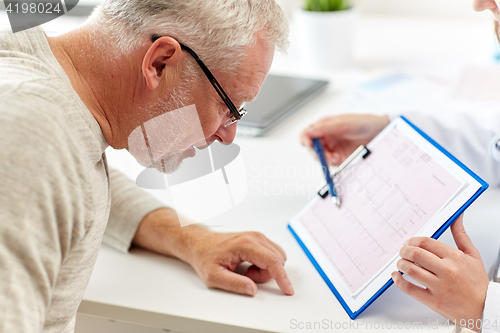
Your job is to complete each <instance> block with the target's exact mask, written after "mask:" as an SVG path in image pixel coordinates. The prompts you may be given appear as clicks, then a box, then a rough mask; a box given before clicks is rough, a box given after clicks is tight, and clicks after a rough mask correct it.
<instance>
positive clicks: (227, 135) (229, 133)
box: [215, 124, 238, 143]
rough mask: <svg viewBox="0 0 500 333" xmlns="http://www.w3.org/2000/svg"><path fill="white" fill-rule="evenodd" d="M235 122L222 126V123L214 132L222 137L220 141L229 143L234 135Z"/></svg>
mask: <svg viewBox="0 0 500 333" xmlns="http://www.w3.org/2000/svg"><path fill="white" fill-rule="evenodd" d="M237 126H238V125H237V124H232V125H229V126H228V127H224V125H221V126H220V127H219V129H218V130H217V132H215V135H217V136H218V137H220V138H221V139H222V142H224V143H231V142H233V140H234V137H235V136H236V127H237Z"/></svg>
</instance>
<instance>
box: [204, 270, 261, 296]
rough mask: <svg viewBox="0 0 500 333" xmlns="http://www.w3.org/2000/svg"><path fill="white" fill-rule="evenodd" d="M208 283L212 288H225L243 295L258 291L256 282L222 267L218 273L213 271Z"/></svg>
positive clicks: (250, 294) (252, 294) (251, 294)
mask: <svg viewBox="0 0 500 333" xmlns="http://www.w3.org/2000/svg"><path fill="white" fill-rule="evenodd" d="M206 284H207V286H209V287H210V288H218V289H224V290H227V291H232V292H234V293H237V294H242V295H249V296H255V294H256V293H257V285H256V284H255V282H253V281H252V280H251V279H250V278H248V277H246V276H243V275H240V274H237V273H234V272H232V271H230V270H227V269H220V270H217V272H216V273H212V274H211V277H210V279H209V280H208V281H207V282H206Z"/></svg>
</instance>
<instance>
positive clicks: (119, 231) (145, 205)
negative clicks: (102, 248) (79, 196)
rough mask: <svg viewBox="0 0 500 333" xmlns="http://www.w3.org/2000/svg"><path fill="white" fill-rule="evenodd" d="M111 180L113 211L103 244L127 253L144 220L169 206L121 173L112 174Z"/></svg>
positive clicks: (110, 175) (110, 171)
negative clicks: (151, 213)
mask: <svg viewBox="0 0 500 333" xmlns="http://www.w3.org/2000/svg"><path fill="white" fill-rule="evenodd" d="M109 180H110V185H111V210H110V214H109V221H108V225H107V227H106V232H105V233H104V238H103V243H105V244H106V245H109V246H111V247H114V248H115V249H117V250H119V251H122V252H127V251H128V249H129V248H130V245H131V244H132V240H133V238H134V236H135V233H136V231H137V228H138V227H139V224H140V223H141V221H142V219H143V218H144V217H145V216H146V215H147V214H149V213H150V212H152V211H154V210H157V209H159V208H162V207H166V206H165V204H164V203H162V202H160V201H158V200H157V199H156V198H154V197H153V196H152V195H150V194H149V193H147V192H146V191H144V190H143V189H141V188H139V187H138V186H137V185H136V184H135V182H133V181H132V180H130V179H129V178H127V177H126V176H125V175H124V174H122V173H121V172H119V171H117V170H114V169H110V170H109Z"/></svg>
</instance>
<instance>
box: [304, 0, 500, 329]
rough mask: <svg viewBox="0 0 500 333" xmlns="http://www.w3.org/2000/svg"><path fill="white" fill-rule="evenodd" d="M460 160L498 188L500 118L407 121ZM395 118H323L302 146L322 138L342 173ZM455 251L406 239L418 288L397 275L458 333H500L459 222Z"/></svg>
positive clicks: (497, 288) (403, 267)
mask: <svg viewBox="0 0 500 333" xmlns="http://www.w3.org/2000/svg"><path fill="white" fill-rule="evenodd" d="M498 5H500V0H474V4H473V7H474V9H475V10H476V11H482V10H490V11H491V12H492V13H493V16H494V18H495V21H496V26H497V29H498V22H500V11H499V7H498ZM405 116H406V117H407V118H408V119H409V120H410V121H411V122H413V123H414V124H415V125H417V126H418V127H420V128H421V129H423V130H424V131H425V132H426V133H427V134H429V135H430V136H431V137H432V138H433V139H435V140H436V141H437V142H439V143H440V144H441V145H442V146H443V147H444V148H445V149H447V150H448V151H450V152H451V153H452V154H453V155H454V156H456V157H457V158H458V159H459V160H461V161H463V162H464V163H465V164H466V165H467V166H469V167H470V168H471V170H473V171H474V172H476V173H477V174H478V175H479V176H481V177H482V178H483V179H484V180H486V181H487V182H488V183H489V184H490V185H491V186H500V112H498V113H494V114H488V115H482V116H478V115H474V116H472V115H465V114H463V115H459V114H447V115H446V114H440V115H433V116H430V115H425V114H417V113H415V114H405ZM391 118H392V117H387V116H375V115H340V116H333V117H326V118H324V119H321V120H319V121H318V122H316V123H314V124H313V125H311V126H309V127H308V128H306V129H305V130H304V131H303V132H302V133H301V142H302V144H303V145H305V146H308V147H312V140H311V139H312V138H321V140H322V142H323V145H324V148H325V156H326V158H327V159H328V160H329V163H330V164H331V165H339V164H340V163H341V162H342V161H343V160H344V159H345V158H347V156H349V155H350V153H351V152H353V151H354V149H356V148H357V147H358V146H359V145H361V144H367V143H368V142H369V141H371V140H372V139H373V138H374V137H375V136H376V135H377V134H378V133H379V132H380V131H381V130H382V129H383V128H384V127H385V126H387V124H389V121H390V120H391ZM451 232H452V234H453V238H454V240H455V243H456V245H457V248H458V249H455V248H452V247H450V246H448V245H446V244H444V243H442V242H439V241H437V240H435V239H431V238H427V237H414V238H411V239H409V240H408V241H407V242H406V243H405V246H404V247H403V248H401V250H400V256H401V258H402V259H400V260H399V261H398V263H397V267H398V269H399V270H400V271H401V272H403V273H404V274H406V275H407V276H409V277H411V278H413V279H414V280H415V281H417V282H419V283H420V284H422V285H423V286H425V288H422V287H420V286H417V285H415V284H413V283H411V282H409V281H407V280H405V279H404V278H403V276H402V275H401V274H400V273H398V272H393V273H392V278H393V280H394V284H395V285H396V286H397V287H398V288H400V289H401V290H402V291H403V292H405V293H406V294H408V295H410V296H411V297H413V298H415V299H416V300H418V301H419V302H421V303H423V304H425V305H427V306H428V307H430V308H431V309H433V310H435V311H436V312H438V313H440V314H441V315H443V316H445V317H447V318H449V319H451V320H455V322H456V324H457V326H462V327H466V328H468V329H471V330H474V331H479V330H481V332H483V333H487V332H500V284H499V283H494V282H489V279H488V275H487V273H486V271H485V269H484V265H483V262H482V260H481V257H480V255H479V252H478V251H477V249H476V248H475V247H474V245H473V244H472V242H471V240H470V238H469V237H468V236H467V234H466V232H465V229H464V226H463V221H462V216H461V217H459V218H458V219H457V220H456V221H455V223H454V224H453V225H452V226H451Z"/></svg>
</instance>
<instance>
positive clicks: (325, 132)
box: [300, 114, 389, 165]
mask: <svg viewBox="0 0 500 333" xmlns="http://www.w3.org/2000/svg"><path fill="white" fill-rule="evenodd" d="M388 124H389V118H388V117H386V116H374V115H354V114H348V115H340V116H332V117H325V118H323V119H320V120H319V121H317V122H315V123H314V124H312V125H311V126H309V127H307V128H306V129H304V130H303V131H302V133H301V134H300V141H301V143H302V144H303V145H304V146H306V147H312V139H313V138H320V139H321V142H322V143H323V148H324V150H325V157H326V160H327V161H328V163H329V164H330V165H339V164H340V163H342V162H343V161H344V160H345V159H346V158H347V157H348V156H349V155H350V154H351V153H352V152H353V151H354V150H355V149H356V148H358V147H359V146H360V145H366V144H367V143H368V142H370V141H371V140H372V139H373V138H374V137H375V136H376V135H377V134H378V133H379V132H380V131H381V130H382V129H384V127H385V126H387V125H388Z"/></svg>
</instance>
